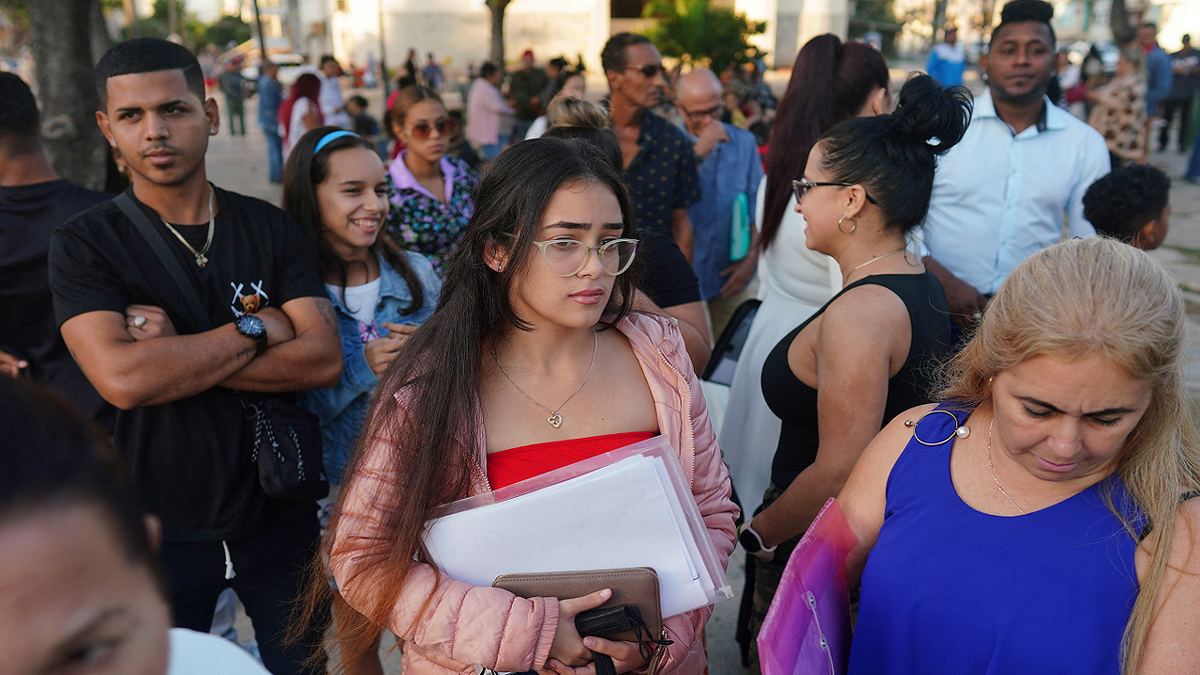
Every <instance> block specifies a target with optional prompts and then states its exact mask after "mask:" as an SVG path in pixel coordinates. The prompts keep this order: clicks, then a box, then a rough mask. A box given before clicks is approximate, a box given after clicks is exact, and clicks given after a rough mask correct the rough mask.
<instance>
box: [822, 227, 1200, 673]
mask: <svg viewBox="0 0 1200 675" xmlns="http://www.w3.org/2000/svg"><path fill="white" fill-rule="evenodd" d="M1184 311H1185V305H1184V301H1183V297H1182V295H1181V293H1180V291H1179V288H1178V287H1177V286H1176V284H1175V282H1174V280H1173V279H1172V278H1171V275H1170V274H1169V273H1168V272H1167V271H1166V270H1165V269H1164V268H1163V267H1162V266H1161V265H1160V264H1158V263H1157V262H1155V261H1154V260H1153V259H1151V258H1150V257H1149V256H1148V255H1147V254H1146V253H1144V252H1142V251H1139V250H1137V249H1135V248H1133V247H1132V246H1126V245H1125V244H1122V243H1120V242H1118V241H1116V240H1114V239H1107V238H1103V237H1093V238H1089V239H1072V240H1068V241H1065V242H1062V243H1060V244H1056V245H1054V246H1051V247H1049V248H1047V249H1044V250H1042V251H1040V252H1038V253H1035V254H1034V255H1032V256H1030V257H1029V258H1027V259H1026V260H1025V261H1023V262H1022V263H1021V264H1020V265H1017V267H1016V268H1015V269H1014V270H1013V271H1012V273H1011V274H1010V275H1009V276H1008V278H1007V279H1006V280H1005V281H1004V284H1003V285H1002V286H1001V287H1000V290H999V292H998V293H996V295H995V297H994V298H993V299H992V301H991V303H990V304H989V305H988V310H987V312H985V313H984V315H983V321H982V322H981V323H980V325H979V327H978V328H977V329H976V331H975V335H974V337H973V338H972V340H971V342H970V343H969V344H968V345H967V346H966V348H965V349H963V351H962V352H960V353H959V354H958V355H957V356H955V357H954V359H953V360H952V361H951V362H950V363H949V364H948V366H947V368H945V372H944V377H943V379H944V385H943V388H942V391H941V396H942V398H943V402H942V403H941V404H938V405H937V406H933V405H927V406H922V407H919V408H914V409H913V410H909V411H908V412H907V413H905V414H903V415H901V416H899V417H897V418H896V419H895V420H893V421H892V422H891V423H890V424H889V425H888V426H887V428H885V429H884V430H883V432H881V433H880V434H879V436H877V437H876V438H875V440H874V441H872V442H871V444H870V445H869V446H868V447H867V449H866V450H865V451H864V452H863V455H862V459H860V460H859V462H858V465H857V466H856V467H855V469H854V472H853V473H852V474H851V476H850V479H849V480H848V481H847V483H846V488H845V489H844V490H843V491H842V493H841V494H840V495H839V496H838V501H839V502H840V503H841V506H842V509H843V512H844V513H845V515H846V518H847V520H848V521H849V524H850V527H851V529H852V530H853V531H854V533H855V534H856V535H857V537H858V546H857V547H856V549H855V550H854V551H853V552H852V554H851V557H850V561H849V563H848V567H849V572H850V576H851V577H855V576H857V575H858V574H860V573H861V575H862V592H861V599H860V604H859V613H858V624H857V626H856V628H855V632H854V641H853V644H852V645H851V648H850V668H849V672H850V673H851V674H852V675H858V674H860V673H861V674H868V673H869V674H870V675H909V674H911V675H917V674H922V675H923V674H925V673H947V672H954V673H1059V674H1072V673H1078V674H1080V675H1084V674H1087V675H1096V674H1100V673H1103V674H1107V675H1118V673H1124V674H1125V675H1133V674H1134V673H1141V674H1148V673H1196V672H1200V640H1197V637H1196V626H1197V625H1198V624H1200V537H1198V536H1197V533H1200V499H1194V497H1196V496H1200V492H1197V490H1200V437H1198V436H1197V430H1196V420H1195V416H1194V413H1193V408H1192V402H1191V401H1190V400H1189V397H1188V396H1187V394H1186V392H1185V391H1184V387H1183V380H1184V370H1183V365H1182V363H1181V358H1180V357H1181V356H1182V354H1183V349H1184V339H1185V333H1184V331H1185V328H1184V324H1185V319H1184ZM868 553H869V554H870V558H869V559H867V554H868ZM864 567H865V569H864Z"/></svg>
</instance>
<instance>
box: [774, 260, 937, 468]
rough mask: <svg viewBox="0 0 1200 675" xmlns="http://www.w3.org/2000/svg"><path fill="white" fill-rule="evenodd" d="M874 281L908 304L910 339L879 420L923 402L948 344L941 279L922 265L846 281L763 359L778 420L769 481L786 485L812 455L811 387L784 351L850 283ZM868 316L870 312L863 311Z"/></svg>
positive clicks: (813, 400) (814, 427)
mask: <svg viewBox="0 0 1200 675" xmlns="http://www.w3.org/2000/svg"><path fill="white" fill-rule="evenodd" d="M867 284H875V285H877V286H883V287H884V288H886V289H888V290H890V291H891V292H893V293H895V294H896V295H897V296H898V297H899V298H900V299H901V300H902V301H903V302H904V306H905V307H907V308H908V318H909V321H910V322H911V325H912V341H911V342H910V343H909V348H908V358H907V359H905V361H904V365H903V366H901V367H900V370H899V371H898V372H897V373H896V375H895V376H894V377H892V378H891V379H890V380H888V393H887V404H886V405H885V407H884V411H883V423H884V424H887V423H888V422H889V421H890V420H891V419H892V418H894V417H895V416H896V415H899V414H900V413H902V412H904V411H905V410H908V409H909V408H912V407H913V406H917V405H921V404H923V403H928V402H930V401H931V400H932V399H931V398H930V389H931V387H932V385H933V370H934V368H935V367H936V366H937V364H938V362H939V361H940V360H941V359H942V358H943V357H944V356H945V355H946V353H947V351H948V350H949V347H950V311H949V309H948V308H947V306H946V295H945V293H944V292H943V291H942V285H941V283H939V282H938V280H937V278H936V277H934V276H933V274H932V273H930V272H929V271H928V270H926V271H925V272H924V273H923V274H874V275H871V276H868V277H865V278H863V279H859V280H858V281H856V282H854V283H852V284H850V285H849V286H847V287H845V288H843V289H842V291H841V292H840V293H838V294H837V295H835V296H833V298H832V299H831V300H830V301H829V302H827V303H825V305H824V306H823V307H821V309H819V310H817V311H816V313H814V314H813V315H812V316H811V317H809V319H808V321H805V322H804V323H802V324H800V326H799V327H797V328H796V329H795V330H793V331H792V332H790V333H788V334H787V336H786V337H784V338H783V340H781V341H780V342H779V344H777V345H775V348H774V349H773V350H771V353H770V355H769V356H767V360H766V361H765V362H764V363H763V372H762V392H763V398H765V399H766V401H767V405H768V406H769V407H770V408H771V412H773V413H775V415H776V416H778V417H779V419H780V420H782V422H783V424H782V428H781V429H780V432H779V444H778V446H777V447H776V449H775V459H774V461H773V462H772V463H771V482H772V483H773V484H774V485H775V486H776V487H778V488H780V489H787V486H789V485H791V484H792V481H793V480H794V479H795V478H796V476H798V475H799V474H800V472H801V471H803V470H804V469H805V468H807V467H808V465H810V464H812V463H813V462H814V461H815V460H816V458H817V447H818V445H820V436H819V434H818V430H817V390H816V389H813V388H812V387H810V386H808V385H807V384H805V383H804V382H802V381H800V379H799V378H797V377H796V376H795V375H794V374H793V373H792V369H791V368H790V367H789V366H788V361H787V353H788V349H789V348H790V347H791V345H792V341H793V340H795V339H796V336H797V335H799V334H800V331H802V330H804V327H805V326H807V325H808V324H809V323H811V322H812V321H813V319H816V318H817V317H818V316H820V315H821V314H822V313H823V312H824V311H825V309H826V308H828V307H829V306H830V305H831V304H833V303H834V302H837V300H838V298H840V297H842V294H843V293H845V292H846V291H849V290H850V289H852V288H857V287H859V286H865V285H867ZM863 321H864V322H865V321H870V317H865V316H864V317H863Z"/></svg>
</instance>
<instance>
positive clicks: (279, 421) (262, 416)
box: [113, 192, 329, 501]
mask: <svg viewBox="0 0 1200 675" xmlns="http://www.w3.org/2000/svg"><path fill="white" fill-rule="evenodd" d="M113 202H114V203H115V204H116V205H117V207H118V208H120V209H121V212H122V213H124V214H125V216H126V217H127V218H129V220H131V221H133V224H134V225H135V226H136V227H137V229H138V231H139V232H141V234H142V237H143V238H144V239H145V240H146V242H147V243H149V244H150V248H152V249H153V250H154V254H155V255H157V256H158V260H159V262H161V263H162V264H163V267H165V268H166V270H167V273H168V274H170V276H171V280H172V281H174V282H175V285H176V286H177V287H178V288H179V292H180V293H181V294H182V295H183V298H184V300H186V301H187V310H188V312H187V313H188V314H189V315H190V317H189V318H190V319H191V320H192V321H193V322H194V324H195V326H196V328H197V329H198V330H201V331H208V330H212V328H213V325H212V321H210V320H209V318H208V313H207V312H206V311H205V310H204V306H203V305H201V304H200V298H199V296H198V295H197V293H196V287H195V286H194V285H193V284H192V282H191V281H190V280H189V279H188V277H187V274H185V273H184V271H183V268H182V267H180V266H179V260H178V259H177V258H176V257H175V256H174V255H172V254H171V251H170V250H169V249H168V248H167V246H166V244H165V243H163V240H162V237H160V236H159V234H158V232H156V231H155V229H154V226H153V225H152V224H151V223H150V219H149V218H147V217H146V214H145V213H143V212H142V210H141V209H139V208H138V207H137V205H136V204H134V203H133V200H132V199H130V198H129V195H128V194H126V193H124V192H122V193H121V194H119V195H117V196H116V197H115V198H113ZM237 395H238V400H239V401H241V404H242V410H243V411H244V412H245V414H246V418H247V419H249V420H250V421H251V422H253V424H254V451H253V452H252V453H251V457H250V461H252V462H254V463H256V464H257V465H258V482H259V484H260V485H262V489H263V492H265V493H266V494H267V496H268V497H273V498H276V499H297V500H303V501H312V500H317V499H321V498H322V497H325V496H326V495H328V494H329V480H328V478H326V475H325V463H324V460H323V459H322V448H321V427H320V420H318V419H317V416H316V415H314V414H313V413H312V412H311V411H309V410H308V409H306V408H304V407H302V406H299V405H296V404H295V403H291V402H289V401H285V400H283V399H281V398H275V397H270V396H268V397H264V398H262V399H261V400H259V401H256V402H253V403H252V402H250V401H247V400H246V396H245V395H244V394H243V393H242V392H240V391H239V392H237Z"/></svg>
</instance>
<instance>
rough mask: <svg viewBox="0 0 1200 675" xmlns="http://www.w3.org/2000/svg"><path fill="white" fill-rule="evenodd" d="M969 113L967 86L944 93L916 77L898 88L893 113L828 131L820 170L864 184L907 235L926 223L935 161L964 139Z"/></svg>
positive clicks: (927, 78) (890, 224) (840, 179)
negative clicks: (922, 222) (898, 94)
mask: <svg viewBox="0 0 1200 675" xmlns="http://www.w3.org/2000/svg"><path fill="white" fill-rule="evenodd" d="M971 111H972V99H971V93H970V92H969V91H967V90H966V88H964V87H949V88H947V89H942V85H941V84H939V83H938V81H937V80H935V79H933V78H932V77H930V76H928V75H915V76H913V77H910V78H909V80H908V82H906V83H905V84H904V87H903V88H902V89H900V96H899V98H898V99H897V104H896V110H895V112H893V113H891V114H888V115H877V116H875V117H855V118H852V119H849V120H846V121H845V122H841V123H840V124H837V125H835V126H834V127H833V128H832V129H830V130H829V131H827V132H825V134H824V135H823V136H821V139H820V140H819V141H818V143H819V144H820V146H821V148H822V150H823V152H824V157H823V159H822V162H821V166H822V168H824V169H825V170H826V171H827V172H828V174H829V176H830V178H831V180H834V181H838V182H846V183H854V184H858V185H862V186H863V188H864V189H865V190H866V191H867V194H868V195H871V197H872V200H873V201H874V202H875V203H876V204H878V205H879V210H880V211H882V212H883V216H884V219H885V220H886V221H887V226H888V227H890V228H895V229H898V230H900V231H901V232H904V233H905V234H907V233H908V232H909V231H910V230H912V228H914V227H916V226H917V225H919V224H921V221H923V220H925V214H926V212H928V211H929V198H930V195H931V194H932V192H933V175H934V171H935V170H936V168H937V158H938V156H939V155H942V154H944V153H945V152H946V151H947V150H949V149H950V148H952V147H954V145H956V144H957V143H958V142H959V141H960V140H962V137H963V134H964V133H966V131H967V125H968V124H970V122H971ZM934 139H937V141H936V142H934Z"/></svg>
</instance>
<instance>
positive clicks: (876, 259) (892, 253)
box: [846, 247, 905, 276]
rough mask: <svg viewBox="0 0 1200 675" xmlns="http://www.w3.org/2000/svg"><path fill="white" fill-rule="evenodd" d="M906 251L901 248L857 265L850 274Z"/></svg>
mask: <svg viewBox="0 0 1200 675" xmlns="http://www.w3.org/2000/svg"><path fill="white" fill-rule="evenodd" d="M904 250H905V249H904V247H900V248H898V249H896V250H895V251H889V252H888V253H884V254H883V255H881V256H879V257H878V258H871V259H870V260H868V261H867V262H865V263H862V264H860V265H857V266H856V267H855V268H854V269H852V270H850V272H851V273H854V272H857V271H859V270H860V269H862V268H864V267H866V266H867V265H870V264H871V263H873V262H879V261H880V260H883V259H884V258H886V257H888V256H889V255H896V254H897V253H900V252H902V251H904ZM846 276H850V275H849V274H847V275H846Z"/></svg>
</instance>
